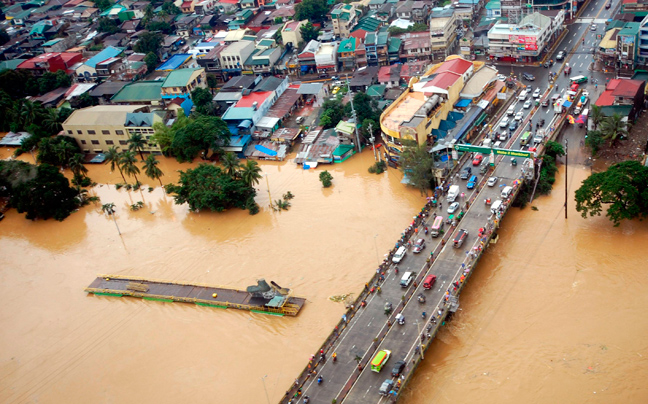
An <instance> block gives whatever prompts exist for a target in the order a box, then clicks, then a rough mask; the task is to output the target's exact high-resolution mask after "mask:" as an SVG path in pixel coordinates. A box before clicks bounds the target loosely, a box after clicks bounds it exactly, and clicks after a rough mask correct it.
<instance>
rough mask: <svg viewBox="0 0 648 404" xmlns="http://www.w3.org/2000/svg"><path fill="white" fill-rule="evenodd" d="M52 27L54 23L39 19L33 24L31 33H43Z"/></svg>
mask: <svg viewBox="0 0 648 404" xmlns="http://www.w3.org/2000/svg"><path fill="white" fill-rule="evenodd" d="M50 28H52V24H49V23H47V22H45V21H39V22H37V23H36V24H34V25H33V26H32V29H31V31H29V35H33V34H39V35H42V34H43V32H45V31H47V30H48V29H50Z"/></svg>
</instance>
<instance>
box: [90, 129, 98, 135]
mask: <svg viewBox="0 0 648 404" xmlns="http://www.w3.org/2000/svg"><path fill="white" fill-rule="evenodd" d="M96 134H97V133H96V132H95V131H94V130H92V129H90V130H88V135H96Z"/></svg>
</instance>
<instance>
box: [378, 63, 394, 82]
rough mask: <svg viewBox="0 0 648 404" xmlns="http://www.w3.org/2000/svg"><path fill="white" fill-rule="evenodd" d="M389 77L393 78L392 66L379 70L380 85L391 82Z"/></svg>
mask: <svg viewBox="0 0 648 404" xmlns="http://www.w3.org/2000/svg"><path fill="white" fill-rule="evenodd" d="M389 77H391V66H383V67H381V68H380V70H378V82H379V83H386V82H388V81H389Z"/></svg>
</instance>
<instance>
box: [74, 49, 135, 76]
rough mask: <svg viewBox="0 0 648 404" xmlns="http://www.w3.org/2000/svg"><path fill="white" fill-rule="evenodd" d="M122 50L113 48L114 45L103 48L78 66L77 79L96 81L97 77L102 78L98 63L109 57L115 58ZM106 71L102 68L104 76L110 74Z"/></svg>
mask: <svg viewBox="0 0 648 404" xmlns="http://www.w3.org/2000/svg"><path fill="white" fill-rule="evenodd" d="M122 51H123V49H120V48H113V47H112V46H109V47H107V48H106V49H103V50H102V51H101V52H99V53H97V54H96V55H94V56H93V57H91V58H90V59H88V60H86V61H85V62H83V64H82V65H81V66H79V67H77V68H76V70H75V74H76V76H77V80H79V81H96V80H97V79H99V78H100V77H99V73H98V72H97V65H98V64H100V63H102V62H104V61H108V60H109V59H114V58H115V57H116V56H118V55H119V54H120V53H122ZM118 60H119V59H118ZM100 70H101V67H100ZM105 73H106V71H105V69H104V70H102V78H105V77H106V76H109V75H110V74H105Z"/></svg>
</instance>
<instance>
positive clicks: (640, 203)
mask: <svg viewBox="0 0 648 404" xmlns="http://www.w3.org/2000/svg"><path fill="white" fill-rule="evenodd" d="M575 200H576V210H577V211H578V212H580V213H581V215H582V216H583V217H584V218H586V217H587V215H590V216H594V215H597V216H600V215H601V212H602V211H603V208H604V206H603V205H607V211H606V216H607V217H608V218H609V219H610V220H611V221H612V222H613V223H614V225H615V226H618V225H619V224H620V223H621V221H623V220H625V219H635V218H640V219H643V218H645V217H646V216H647V215H648V168H647V167H644V166H643V165H642V164H641V163H639V162H637V161H625V162H623V163H618V164H615V165H613V166H611V167H610V168H608V169H607V170H606V171H603V172H600V173H596V174H592V175H591V176H590V177H589V178H587V179H586V180H584V181H583V183H582V185H581V187H580V188H578V190H577V191H576V196H575Z"/></svg>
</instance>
